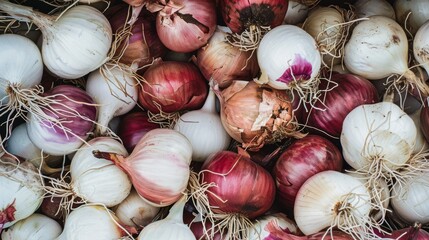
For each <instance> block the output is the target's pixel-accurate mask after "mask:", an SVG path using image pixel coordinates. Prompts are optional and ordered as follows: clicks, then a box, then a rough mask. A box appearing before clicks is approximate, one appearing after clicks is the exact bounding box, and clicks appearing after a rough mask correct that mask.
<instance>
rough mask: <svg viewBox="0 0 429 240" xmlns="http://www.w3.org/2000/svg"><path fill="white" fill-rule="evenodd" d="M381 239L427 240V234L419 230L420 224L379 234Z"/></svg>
mask: <svg viewBox="0 0 429 240" xmlns="http://www.w3.org/2000/svg"><path fill="white" fill-rule="evenodd" d="M379 235H380V237H383V239H413V240H427V239H429V233H428V232H427V231H426V230H423V229H421V224H414V226H411V227H408V228H402V229H399V230H395V231H393V232H391V233H388V234H379Z"/></svg>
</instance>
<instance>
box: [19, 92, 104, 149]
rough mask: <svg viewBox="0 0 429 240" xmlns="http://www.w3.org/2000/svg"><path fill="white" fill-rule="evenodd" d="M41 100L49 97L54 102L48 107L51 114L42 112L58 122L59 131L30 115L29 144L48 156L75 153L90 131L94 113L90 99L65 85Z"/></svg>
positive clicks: (47, 111) (46, 93)
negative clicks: (59, 123)
mask: <svg viewBox="0 0 429 240" xmlns="http://www.w3.org/2000/svg"><path fill="white" fill-rule="evenodd" d="M44 96H45V97H46V96H50V97H52V98H54V99H55V101H58V103H55V104H52V105H51V106H50V107H51V108H52V109H53V110H54V111H55V112H53V111H52V110H49V109H48V110H45V111H44V112H45V114H47V115H48V116H50V117H52V118H55V119H57V120H60V121H61V123H62V127H59V126H58V125H52V124H51V123H49V122H40V120H38V119H36V117H35V116H34V115H33V114H31V118H30V121H29V122H28V124H27V131H28V136H29V137H30V139H31V141H32V142H33V143H34V145H36V146H37V147H38V148H40V149H42V150H44V152H45V153H48V154H51V155H66V154H69V153H71V152H73V151H74V150H77V148H79V146H80V145H82V144H83V140H84V139H87V138H88V136H89V135H88V133H89V132H90V131H91V130H92V129H93V127H94V122H95V118H96V111H97V110H96V107H95V105H94V101H93V99H92V98H91V97H90V96H89V95H88V94H87V93H86V92H85V91H83V90H82V89H80V88H78V87H74V86H68V85H60V86H57V87H55V88H53V89H51V90H50V91H48V92H45V93H44ZM64 105H65V106H67V107H65V106H64ZM65 111H67V112H65ZM64 112H65V113H64ZM77 114H79V115H77ZM62 128H65V129H68V130H67V131H65V130H63V129H62Z"/></svg>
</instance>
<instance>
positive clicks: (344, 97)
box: [303, 74, 379, 138]
mask: <svg viewBox="0 0 429 240" xmlns="http://www.w3.org/2000/svg"><path fill="white" fill-rule="evenodd" d="M319 89H321V90H325V89H329V90H327V91H324V92H323V94H322V95H321V96H320V100H319V101H317V102H316V103H314V108H313V109H311V110H310V111H308V112H307V113H304V114H307V116H304V117H303V118H304V119H305V118H306V119H307V120H306V121H307V124H308V126H311V129H317V130H318V131H320V132H322V133H325V134H326V135H328V136H330V137H335V138H339V137H340V134H341V131H342V128H343V121H344V118H345V117H346V116H347V114H348V113H349V112H351V111H352V110H353V109H354V108H355V107H357V106H360V105H363V104H372V103H376V102H378V101H379V100H378V93H377V89H376V88H375V86H374V85H373V84H372V83H371V82H370V81H368V80H367V79H365V78H362V77H360V76H357V75H353V74H334V75H333V76H332V78H331V79H330V81H327V80H321V82H320V84H319ZM304 121H305V120H304Z"/></svg>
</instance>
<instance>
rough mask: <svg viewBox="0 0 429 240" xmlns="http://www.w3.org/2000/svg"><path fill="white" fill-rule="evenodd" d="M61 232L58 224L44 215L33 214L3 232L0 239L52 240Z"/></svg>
mask: <svg viewBox="0 0 429 240" xmlns="http://www.w3.org/2000/svg"><path fill="white" fill-rule="evenodd" d="M61 231H62V229H61V226H60V224H59V223H58V222H56V221H55V220H53V219H51V218H49V217H47V216H45V215H42V214H39V213H34V214H32V215H31V216H29V217H28V218H25V219H23V220H21V221H19V222H17V223H15V224H14V225H13V226H12V227H10V228H8V229H6V230H4V231H3V232H2V234H1V239H2V240H19V239H26V240H54V239H56V238H57V237H58V236H59V235H60V234H61Z"/></svg>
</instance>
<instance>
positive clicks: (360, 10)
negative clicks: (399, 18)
mask: <svg viewBox="0 0 429 240" xmlns="http://www.w3.org/2000/svg"><path fill="white" fill-rule="evenodd" d="M353 6H354V7H355V13H356V18H365V17H371V16H376V15H380V16H385V17H388V18H391V19H393V20H396V15H395V10H394V9H393V6H392V5H391V4H390V3H389V2H388V1H386V0H357V1H356V2H355V3H354V4H353Z"/></svg>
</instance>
